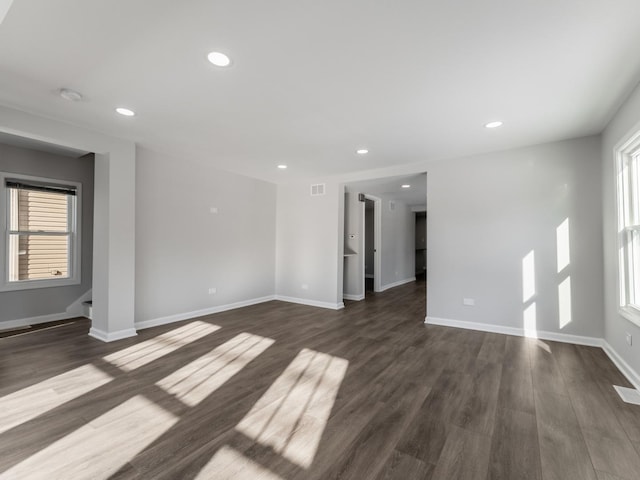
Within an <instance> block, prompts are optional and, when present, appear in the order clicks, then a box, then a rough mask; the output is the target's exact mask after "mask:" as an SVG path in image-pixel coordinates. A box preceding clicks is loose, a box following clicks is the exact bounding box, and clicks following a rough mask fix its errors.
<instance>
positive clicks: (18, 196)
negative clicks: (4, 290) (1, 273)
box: [4, 178, 77, 284]
mask: <svg viewBox="0 0 640 480" xmlns="http://www.w3.org/2000/svg"><path fill="white" fill-rule="evenodd" d="M4 187H5V190H6V192H5V193H6V199H7V210H6V211H7V226H8V228H7V230H6V231H7V236H6V237H5V239H6V252H7V256H6V259H7V264H6V276H5V279H6V282H7V283H8V284H15V283H21V282H25V283H41V281H43V280H64V279H67V280H68V279H70V278H71V277H74V261H75V258H76V256H75V255H74V249H75V248H76V245H75V239H76V238H75V232H76V211H77V208H76V207H77V204H76V199H77V187H76V186H70V185H57V184H54V183H48V182H33V181H31V182H30V181H27V180H23V179H19V180H18V179H11V178H5V181H4ZM54 283H58V282H54Z"/></svg>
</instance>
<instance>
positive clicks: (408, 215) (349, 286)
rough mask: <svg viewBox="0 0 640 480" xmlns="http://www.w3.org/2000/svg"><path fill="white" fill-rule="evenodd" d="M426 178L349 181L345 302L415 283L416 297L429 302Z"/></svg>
mask: <svg viewBox="0 0 640 480" xmlns="http://www.w3.org/2000/svg"><path fill="white" fill-rule="evenodd" d="M426 178H427V177H426V173H419V174H413V175H408V176H401V177H387V178H379V179H373V180H365V181H359V182H354V183H349V184H345V190H344V192H345V193H344V195H345V199H344V245H343V247H344V268H343V270H342V272H341V273H342V274H343V282H342V286H343V299H344V300H352V301H361V300H367V299H369V298H370V297H375V296H376V295H379V294H380V293H382V292H385V291H387V290H389V289H393V288H396V287H401V286H402V285H405V284H413V285H414V287H413V292H414V293H412V295H414V294H415V295H417V294H420V295H421V296H424V303H425V305H426V281H425V277H426V240H427V238H426V237H427V235H426V200H427V181H426ZM405 288H408V285H407V287H405ZM347 307H348V304H347ZM423 318H424V317H423Z"/></svg>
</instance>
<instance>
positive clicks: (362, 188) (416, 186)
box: [345, 173, 427, 206]
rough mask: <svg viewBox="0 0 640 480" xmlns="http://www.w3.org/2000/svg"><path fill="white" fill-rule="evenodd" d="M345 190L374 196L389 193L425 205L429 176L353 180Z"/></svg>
mask: <svg viewBox="0 0 640 480" xmlns="http://www.w3.org/2000/svg"><path fill="white" fill-rule="evenodd" d="M402 185H410V187H409V188H402ZM345 191H346V192H349V193H365V194H369V195H374V196H375V195H382V194H385V195H389V196H390V197H391V199H395V200H400V201H402V202H404V203H405V204H407V205H409V206H425V205H426V203H427V176H426V174H424V173H420V174H417V175H404V176H398V177H387V178H378V179H372V180H363V181H360V182H352V183H349V184H347V185H345Z"/></svg>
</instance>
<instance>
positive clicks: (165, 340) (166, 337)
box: [104, 321, 220, 372]
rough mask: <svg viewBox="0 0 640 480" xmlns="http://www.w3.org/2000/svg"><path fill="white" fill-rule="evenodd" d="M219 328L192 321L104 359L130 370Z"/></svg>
mask: <svg viewBox="0 0 640 480" xmlns="http://www.w3.org/2000/svg"><path fill="white" fill-rule="evenodd" d="M219 329H220V327H219V326H217V325H212V324H210V323H206V322H200V321H196V322H191V323H189V324H187V325H184V326H183V327H180V328H176V329H175V330H171V331H169V332H166V333H163V334H162V335H159V336H157V337H154V338H151V339H149V340H145V341H144V342H141V343H136V344H135V345H132V346H130V347H128V348H125V349H123V350H120V351H118V352H115V353H112V354H110V355H107V356H106V357H104V360H106V361H107V362H109V363H111V364H112V365H115V366H116V367H118V368H121V369H122V370H124V371H126V372H130V371H132V370H135V369H136V368H139V367H142V366H144V365H146V364H148V363H151V362H153V361H154V360H157V359H158V358H160V357H162V356H164V355H167V354H169V353H171V352H174V351H176V350H177V349H179V348H180V347H184V346H185V345H188V344H189V343H191V342H195V341H196V340H198V339H200V338H202V337H205V336H207V335H209V334H210V333H213V332H215V331H216V330H219Z"/></svg>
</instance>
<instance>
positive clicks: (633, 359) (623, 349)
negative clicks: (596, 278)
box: [602, 86, 640, 375]
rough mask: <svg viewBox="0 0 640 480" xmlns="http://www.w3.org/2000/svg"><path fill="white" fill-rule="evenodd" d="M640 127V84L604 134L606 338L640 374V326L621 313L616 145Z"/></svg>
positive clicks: (603, 186) (603, 189)
mask: <svg viewBox="0 0 640 480" xmlns="http://www.w3.org/2000/svg"><path fill="white" fill-rule="evenodd" d="M638 130H640V86H639V87H637V88H636V90H635V91H634V92H633V94H632V95H631V96H630V97H629V99H628V100H627V101H626V102H625V104H624V105H623V106H622V108H620V110H619V111H618V113H617V114H616V115H615V116H614V118H613V119H612V121H611V122H610V123H609V125H608V126H607V128H606V129H605V131H604V133H603V135H602V191H603V214H604V215H603V216H604V223H603V228H604V266H605V276H604V280H605V281H604V291H605V317H604V318H605V339H606V340H607V342H608V343H609V344H610V345H611V346H612V347H613V348H614V350H615V351H616V352H617V353H618V354H619V355H620V356H621V357H622V359H623V360H624V361H625V362H627V363H628V364H629V366H631V368H633V369H634V370H635V371H636V375H638V374H640V346H639V345H640V343H639V342H640V327H638V326H637V325H635V324H633V323H631V322H630V321H629V320H627V319H626V318H624V317H622V316H620V315H619V314H618V301H617V298H618V297H617V291H618V280H617V278H618V277H617V272H618V257H617V239H616V233H617V223H616V222H617V221H616V191H615V181H614V172H615V162H614V155H613V150H614V147H615V145H616V144H617V143H618V142H620V141H622V140H623V139H624V138H625V137H627V136H628V135H630V134H631V133H633V132H636V131H638ZM626 332H629V333H631V334H632V335H633V342H634V344H633V345H632V346H629V345H627V343H626V341H625V333H626Z"/></svg>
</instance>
